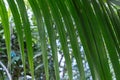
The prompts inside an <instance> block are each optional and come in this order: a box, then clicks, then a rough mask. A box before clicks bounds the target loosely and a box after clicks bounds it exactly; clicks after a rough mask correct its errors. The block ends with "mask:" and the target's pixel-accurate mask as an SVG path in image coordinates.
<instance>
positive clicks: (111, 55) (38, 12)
mask: <svg viewBox="0 0 120 80" xmlns="http://www.w3.org/2000/svg"><path fill="white" fill-rule="evenodd" d="M116 1H117V0H116ZM116 1H112V0H64V1H63V0H59V1H57V0H28V2H27V1H24V0H7V3H8V5H9V9H10V10H11V14H12V16H13V20H14V24H15V26H14V27H15V31H16V34H17V35H16V36H17V39H18V43H19V44H18V47H19V49H20V53H21V55H20V56H21V57H20V58H21V60H22V65H23V70H24V75H25V76H26V74H27V68H29V70H30V72H29V73H30V75H31V76H32V80H34V79H35V78H36V77H35V76H36V75H38V73H36V72H35V71H36V63H37V60H40V62H39V63H38V64H40V65H39V66H40V67H41V66H42V68H41V69H39V68H37V70H38V69H39V70H40V72H42V71H43V70H44V71H43V72H42V73H44V75H41V74H40V73H39V75H41V76H44V79H43V80H49V79H51V80H53V78H50V77H49V76H51V74H52V75H54V73H55V76H54V79H55V80H60V78H61V76H60V74H59V71H60V70H59V67H60V65H59V62H60V61H59V60H58V59H59V57H58V56H59V49H60V51H61V52H62V55H63V57H64V59H65V64H64V66H65V67H64V70H63V71H64V72H65V74H64V75H66V72H67V75H68V76H67V77H68V78H69V80H73V75H74V72H73V71H72V68H73V64H72V61H74V60H75V61H76V66H77V71H78V72H79V77H78V78H79V79H80V80H86V79H87V77H88V75H89V74H90V76H92V79H93V80H113V79H116V80H120V76H119V75H120V60H119V59H120V58H119V56H120V27H119V25H120V12H119V10H118V6H119V5H118V4H117V6H116V5H115V2H116ZM113 4H114V5H113ZM28 5H30V6H29V7H30V8H31V10H32V13H33V16H34V18H33V19H34V20H32V21H34V22H35V23H34V24H35V27H37V28H36V32H37V34H38V35H37V38H38V37H39V40H38V41H36V40H35V39H34V36H35V35H33V34H32V31H33V29H32V27H33V25H31V22H30V19H29V18H30V17H29V15H28V13H27V7H28ZM6 7H7V6H6V5H5V3H4V1H3V0H0V16H1V22H2V25H3V29H4V35H5V42H6V48H7V55H8V67H10V66H11V64H10V63H11V55H10V52H11V50H12V48H11V43H10V41H11V39H10V35H11V33H10V32H11V30H10V29H11V25H9V20H8V19H9V16H8V13H7V11H8V10H7V9H6ZM9 26H10V27H9ZM9 28H10V29H9ZM11 37H12V36H11ZM34 41H35V43H36V44H37V47H38V50H37V51H39V52H37V53H35V51H34V48H35V46H33V45H34V44H33V42H34ZM57 41H59V42H60V45H58V43H57ZM38 42H39V45H38ZM24 43H25V44H24ZM81 45H82V46H83V50H82V51H81V50H80V49H81V47H82V46H81ZM83 51H84V52H83ZM34 55H35V56H36V55H39V57H41V58H38V59H37V56H36V57H34ZM49 55H50V56H49ZM73 56H74V58H73ZM72 59H74V60H72ZM26 61H27V63H28V64H29V66H28V67H27V68H26ZM41 62H43V64H42V65H41ZM86 63H87V66H85V64H86ZM49 65H52V69H51V66H49ZM43 66H44V67H43ZM86 67H88V69H89V71H88V72H86ZM50 69H51V70H50ZM41 70H42V71H41ZM53 70H54V71H53ZM9 71H11V68H10V69H9ZM51 71H53V72H51ZM50 73H51V74H50ZM34 74H35V75H34ZM66 79H67V78H66ZM79 79H78V80H79Z"/></svg>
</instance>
